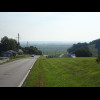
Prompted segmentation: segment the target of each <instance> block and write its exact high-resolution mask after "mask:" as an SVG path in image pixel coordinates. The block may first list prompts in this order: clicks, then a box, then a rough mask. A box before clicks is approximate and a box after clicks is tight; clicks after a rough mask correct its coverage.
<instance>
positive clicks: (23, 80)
mask: <svg viewBox="0 0 100 100" xmlns="http://www.w3.org/2000/svg"><path fill="white" fill-rule="evenodd" d="M29 72H30V70H29V71H28V72H27V74H26V75H25V77H24V78H23V80H22V81H21V83H20V84H19V85H18V87H21V86H22V84H23V83H24V81H25V79H26V77H27V76H28V74H29Z"/></svg>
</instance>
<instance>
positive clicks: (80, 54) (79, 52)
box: [75, 48, 92, 57]
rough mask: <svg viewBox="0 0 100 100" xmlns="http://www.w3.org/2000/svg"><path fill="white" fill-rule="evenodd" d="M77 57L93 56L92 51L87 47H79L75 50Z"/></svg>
mask: <svg viewBox="0 0 100 100" xmlns="http://www.w3.org/2000/svg"><path fill="white" fill-rule="evenodd" d="M75 55H76V57H91V56H92V53H91V52H90V51H89V50H88V49H85V48H79V49H77V50H76V51H75Z"/></svg>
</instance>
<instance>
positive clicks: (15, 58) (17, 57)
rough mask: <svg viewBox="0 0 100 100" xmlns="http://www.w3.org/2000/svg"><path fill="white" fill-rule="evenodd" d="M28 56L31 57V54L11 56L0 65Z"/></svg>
mask: <svg viewBox="0 0 100 100" xmlns="http://www.w3.org/2000/svg"><path fill="white" fill-rule="evenodd" d="M27 57H31V55H18V56H16V57H9V60H8V61H6V62H3V63H1V64H0V65H2V64H6V63H8V62H12V61H15V60H19V59H22V58H27Z"/></svg>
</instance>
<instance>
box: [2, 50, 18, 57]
mask: <svg viewBox="0 0 100 100" xmlns="http://www.w3.org/2000/svg"><path fill="white" fill-rule="evenodd" d="M17 55H18V53H17V52H16V51H13V50H9V51H6V52H2V57H12V56H17Z"/></svg>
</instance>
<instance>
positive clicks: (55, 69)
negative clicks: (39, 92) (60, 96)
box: [23, 57, 100, 87]
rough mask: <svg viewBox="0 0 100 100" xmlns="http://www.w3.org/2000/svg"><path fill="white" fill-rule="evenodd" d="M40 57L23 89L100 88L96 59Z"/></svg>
mask: <svg viewBox="0 0 100 100" xmlns="http://www.w3.org/2000/svg"><path fill="white" fill-rule="evenodd" d="M43 58H44V57H40V58H39V59H38V60H37V61H36V63H35V65H34V67H33V68H32V70H31V72H30V73H29V75H28V77H27V79H26V81H25V82H24V84H23V87H100V64H98V63H97V62H96V60H95V59H96V58H95V57H84V58H83V57H78V58H47V59H45V58H44V59H43Z"/></svg>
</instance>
